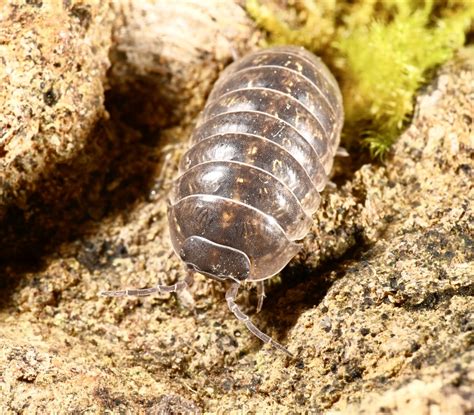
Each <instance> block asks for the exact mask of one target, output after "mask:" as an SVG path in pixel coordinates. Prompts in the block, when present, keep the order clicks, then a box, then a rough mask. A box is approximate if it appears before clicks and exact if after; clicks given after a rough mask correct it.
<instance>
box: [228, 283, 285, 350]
mask: <svg viewBox="0 0 474 415" xmlns="http://www.w3.org/2000/svg"><path fill="white" fill-rule="evenodd" d="M238 290H239V283H233V284H232V286H231V287H230V288H229V289H228V290H227V292H226V294H225V299H226V301H227V306H228V307H229V310H230V311H232V313H234V315H235V317H237V319H238V320H239V321H241V322H242V323H244V324H245V326H246V327H247V329H248V330H249V331H250V332H251V333H252V334H254V335H255V336H257V337H258V338H259V339H260V340H262V341H263V342H264V343H270V344H271V345H272V346H274V347H276V348H277V349H278V350H280V351H282V352H284V353H286V354H287V355H288V356H290V357H294V356H293V354H292V353H291V352H290V351H289V350H288V349H287V348H286V347H284V346H283V345H281V344H280V343H278V342H277V341H275V340H273V339H272V338H271V337H270V336H269V335H267V334H265V333H264V332H262V331H261V330H260V329H258V328H257V327H256V326H255V324H253V322H252V321H251V320H250V318H249V316H247V315H246V314H244V313H243V312H242V311H241V310H240V308H239V306H238V305H237V303H236V302H235V298H236V297H237V291H238Z"/></svg>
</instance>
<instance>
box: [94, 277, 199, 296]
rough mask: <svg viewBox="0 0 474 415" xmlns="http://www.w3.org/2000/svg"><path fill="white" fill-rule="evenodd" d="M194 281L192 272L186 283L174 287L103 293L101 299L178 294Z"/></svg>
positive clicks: (179, 282) (178, 283)
mask: <svg viewBox="0 0 474 415" xmlns="http://www.w3.org/2000/svg"><path fill="white" fill-rule="evenodd" d="M192 281H193V274H192V272H188V273H187V275H186V279H185V280H184V281H178V282H177V283H176V284H173V285H157V286H156V287H151V288H140V289H131V290H118V291H102V292H100V296H101V297H147V296H149V295H152V294H156V293H176V292H179V291H182V290H184V289H186V288H188V287H189V286H190V285H191V284H192Z"/></svg>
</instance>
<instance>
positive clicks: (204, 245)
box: [179, 236, 250, 282]
mask: <svg viewBox="0 0 474 415" xmlns="http://www.w3.org/2000/svg"><path fill="white" fill-rule="evenodd" d="M179 256H180V257H181V259H182V260H183V262H185V263H186V265H187V266H188V268H190V269H192V270H194V271H196V272H199V273H200V274H204V275H206V276H208V277H210V278H213V279H215V280H218V281H224V280H227V279H231V280H234V281H236V282H239V281H244V280H246V279H247V278H249V276H250V260H249V257H248V256H247V255H246V254H245V253H243V252H242V251H239V250H238V249H234V248H231V247H229V246H224V245H220V244H217V243H215V242H212V241H210V240H208V239H206V238H203V237H201V236H191V237H189V238H187V239H186V240H185V241H184V244H183V246H182V247H181V250H180V252H179Z"/></svg>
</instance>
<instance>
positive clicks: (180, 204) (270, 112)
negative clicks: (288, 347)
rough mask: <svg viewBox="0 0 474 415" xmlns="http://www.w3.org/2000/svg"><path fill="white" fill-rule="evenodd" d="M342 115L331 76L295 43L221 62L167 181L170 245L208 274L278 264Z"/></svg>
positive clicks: (309, 208)
mask: <svg viewBox="0 0 474 415" xmlns="http://www.w3.org/2000/svg"><path fill="white" fill-rule="evenodd" d="M342 123H343V110H342V99H341V94H340V91H339V88H338V86H337V83H336V81H335V79H334V78H333V76H332V75H331V73H330V72H329V70H328V69H327V67H326V66H325V65H324V64H323V63H322V62H321V60H320V59H319V58H317V57H316V56H314V55H313V54H311V53H309V52H307V51H306V50H304V49H303V48H298V47H275V48H270V49H265V50H262V51H259V52H256V53H253V54H250V55H248V56H246V57H244V58H243V59H240V60H239V61H237V62H235V63H233V64H232V65H230V66H229V67H228V68H227V69H226V70H225V71H224V73H223V74H222V76H221V77H220V78H219V80H218V81H217V83H216V84H215V86H214V88H213V90H212V92H211V94H210V96H209V99H208V101H207V104H206V107H205V108H204V112H203V114H202V118H201V121H200V124H199V125H198V127H197V128H196V130H195V131H194V133H193V135H192V146H191V148H190V149H189V150H188V151H187V152H186V154H185V155H184V156H183V158H182V160H181V165H180V170H181V176H180V177H179V178H178V179H177V180H176V182H175V184H174V187H173V191H172V195H171V201H170V207H169V211H168V216H169V222H170V233H171V239H172V243H173V247H174V250H175V252H176V253H177V254H178V255H179V256H180V257H181V258H182V259H183V261H185V262H186V263H187V265H188V266H189V267H190V268H192V269H195V270H196V271H199V272H203V273H204V274H207V275H209V276H211V277H215V278H218V279H226V278H231V279H234V280H243V279H249V280H253V281H258V280H263V279H266V278H269V277H271V276H273V275H274V274H276V273H277V272H279V271H280V270H281V269H282V268H283V267H284V266H285V265H286V264H287V263H288V262H289V261H290V259H291V258H292V257H293V256H294V255H295V254H296V253H297V252H298V250H299V244H298V243H296V242H295V241H297V240H299V239H301V238H303V237H304V236H305V234H306V233H307V232H308V230H309V228H310V226H311V222H312V221H311V216H312V214H313V213H314V211H315V210H316V209H317V207H318V204H319V201H320V197H319V192H320V191H321V190H322V189H324V187H325V185H326V184H327V182H328V175H329V173H330V170H331V167H332V164H333V159H334V155H335V153H336V150H337V148H338V146H339V138H340V132H341V127H342Z"/></svg>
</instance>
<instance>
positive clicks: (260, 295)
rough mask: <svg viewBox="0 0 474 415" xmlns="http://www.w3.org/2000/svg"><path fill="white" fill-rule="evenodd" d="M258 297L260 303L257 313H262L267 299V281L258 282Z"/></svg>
mask: <svg viewBox="0 0 474 415" xmlns="http://www.w3.org/2000/svg"><path fill="white" fill-rule="evenodd" d="M257 297H258V303H257V313H260V311H261V310H262V306H263V300H264V299H265V297H266V295H265V281H264V280H262V281H258V282H257Z"/></svg>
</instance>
